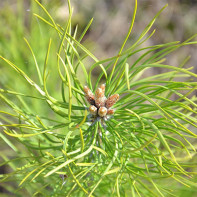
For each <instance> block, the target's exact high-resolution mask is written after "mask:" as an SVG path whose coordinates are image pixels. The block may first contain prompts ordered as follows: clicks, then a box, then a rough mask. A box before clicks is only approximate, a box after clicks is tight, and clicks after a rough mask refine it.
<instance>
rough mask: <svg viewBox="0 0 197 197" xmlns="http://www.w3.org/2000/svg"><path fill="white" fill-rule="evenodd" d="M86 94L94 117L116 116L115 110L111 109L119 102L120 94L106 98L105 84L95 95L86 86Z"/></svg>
mask: <svg viewBox="0 0 197 197" xmlns="http://www.w3.org/2000/svg"><path fill="white" fill-rule="evenodd" d="M84 93H85V97H86V99H87V101H88V103H90V107H89V111H90V113H91V114H92V115H93V116H95V117H101V118H105V117H106V116H107V115H112V114H114V109H111V107H112V106H113V105H114V104H115V103H116V102H117V101H118V99H119V94H114V95H112V96H110V97H109V98H106V97H105V84H102V85H100V87H99V88H98V89H97V90H96V92H95V95H94V94H93V93H92V91H91V90H90V89H89V88H88V87H87V86H84Z"/></svg>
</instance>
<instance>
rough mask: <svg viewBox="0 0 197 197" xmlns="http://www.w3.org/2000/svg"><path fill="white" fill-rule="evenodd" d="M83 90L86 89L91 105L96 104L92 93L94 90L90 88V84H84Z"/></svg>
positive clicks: (87, 98) (86, 95)
mask: <svg viewBox="0 0 197 197" xmlns="http://www.w3.org/2000/svg"><path fill="white" fill-rule="evenodd" d="M83 90H84V93H85V97H86V100H87V101H88V103H90V104H91V105H94V104H95V100H94V94H93V93H92V91H91V90H90V89H89V88H88V86H84V88H83Z"/></svg>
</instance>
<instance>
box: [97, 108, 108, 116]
mask: <svg viewBox="0 0 197 197" xmlns="http://www.w3.org/2000/svg"><path fill="white" fill-rule="evenodd" d="M106 114H107V108H106V107H100V108H99V111H98V115H99V116H100V117H104V116H106Z"/></svg>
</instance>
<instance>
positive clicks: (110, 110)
mask: <svg viewBox="0 0 197 197" xmlns="http://www.w3.org/2000/svg"><path fill="white" fill-rule="evenodd" d="M114 112H115V110H114V109H108V110H107V115H112V114H114Z"/></svg>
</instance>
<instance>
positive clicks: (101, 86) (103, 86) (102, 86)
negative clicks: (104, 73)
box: [99, 84, 105, 96]
mask: <svg viewBox="0 0 197 197" xmlns="http://www.w3.org/2000/svg"><path fill="white" fill-rule="evenodd" d="M99 88H101V89H102V91H103V96H104V95H105V84H101V85H100V87H99Z"/></svg>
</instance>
